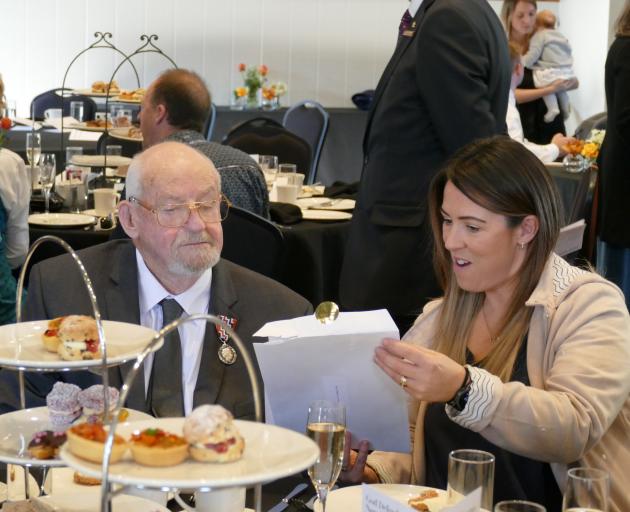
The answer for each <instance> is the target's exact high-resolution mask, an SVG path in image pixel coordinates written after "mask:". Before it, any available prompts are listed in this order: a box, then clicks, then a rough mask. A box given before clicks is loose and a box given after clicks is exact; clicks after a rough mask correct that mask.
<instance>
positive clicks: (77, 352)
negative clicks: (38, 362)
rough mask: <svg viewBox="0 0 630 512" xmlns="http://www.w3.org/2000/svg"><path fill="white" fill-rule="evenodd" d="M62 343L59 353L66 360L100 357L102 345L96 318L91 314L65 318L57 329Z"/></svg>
mask: <svg viewBox="0 0 630 512" xmlns="http://www.w3.org/2000/svg"><path fill="white" fill-rule="evenodd" d="M57 336H58V337H59V339H60V341H61V343H60V344H59V347H58V349H57V353H58V354H59V355H60V356H61V359H63V360H65V361H81V360H85V359H100V357H101V345H100V342H99V338H98V330H97V328H96V320H94V319H93V318H92V317H89V316H83V315H70V316H67V317H65V318H64V319H63V321H62V322H61V324H59V329H58V331H57Z"/></svg>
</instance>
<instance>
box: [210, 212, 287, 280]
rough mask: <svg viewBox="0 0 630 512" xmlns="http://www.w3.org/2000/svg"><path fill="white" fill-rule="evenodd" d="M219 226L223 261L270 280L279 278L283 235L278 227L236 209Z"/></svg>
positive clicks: (282, 253) (281, 265) (282, 256)
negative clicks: (221, 229) (220, 227)
mask: <svg viewBox="0 0 630 512" xmlns="http://www.w3.org/2000/svg"><path fill="white" fill-rule="evenodd" d="M222 225H223V250H222V251H221V257H222V258H225V259H227V260H230V261H231V262H233V263H237V264H238V265H241V266H243V267H245V268H248V269H250V270H253V271H255V272H258V273H259V274H263V275H265V276H267V277H270V278H272V279H276V280H278V279H279V278H280V277H281V276H282V267H283V261H284V236H283V235H282V231H280V229H279V228H278V226H276V225H275V224H274V223H273V222H271V221H269V220H267V219H264V218H263V217H260V216H259V215H256V214H255V213H252V212H248V211H247V210H244V209H242V208H239V207H237V206H232V207H230V212H229V213H228V216H227V218H226V219H225V220H224V221H223V223H222Z"/></svg>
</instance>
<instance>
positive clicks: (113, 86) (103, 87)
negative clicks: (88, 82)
mask: <svg viewBox="0 0 630 512" xmlns="http://www.w3.org/2000/svg"><path fill="white" fill-rule="evenodd" d="M92 92H93V93H97V94H118V93H119V92H120V87H119V86H118V83H117V82H116V80H112V81H111V82H110V83H109V84H108V83H107V82H103V81H101V80H97V81H96V82H94V83H93V84H92Z"/></svg>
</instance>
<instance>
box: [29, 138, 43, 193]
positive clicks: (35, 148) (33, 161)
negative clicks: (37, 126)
mask: <svg viewBox="0 0 630 512" xmlns="http://www.w3.org/2000/svg"><path fill="white" fill-rule="evenodd" d="M41 153H42V137H41V135H40V134H39V133H35V132H30V133H27V134H26V158H27V160H28V164H29V165H30V167H31V183H32V184H33V188H35V187H37V182H38V181H39V177H38V176H37V175H36V174H35V167H36V166H37V165H38V164H39V157H40V155H41ZM37 170H38V171H39V167H38V168H37Z"/></svg>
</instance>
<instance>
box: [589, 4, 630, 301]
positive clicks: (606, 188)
mask: <svg viewBox="0 0 630 512" xmlns="http://www.w3.org/2000/svg"><path fill="white" fill-rule="evenodd" d="M605 87H606V104H607V106H608V118H607V122H606V137H605V139H604V144H603V146H602V151H601V160H600V170H599V172H600V186H599V193H600V196H599V205H600V212H599V222H598V234H599V239H600V242H599V244H598V247H597V270H598V271H599V272H601V273H602V274H603V275H605V276H606V277H607V278H608V279H610V280H611V281H612V282H614V283H615V284H617V285H618V286H619V287H620V288H621V289H622V290H623V291H624V293H625V294H626V305H627V306H628V308H630V228H628V217H629V216H630V207H629V206H628V205H629V203H628V198H629V197H630V165H628V148H629V147H630V0H626V4H625V7H624V9H623V11H622V13H621V16H620V17H619V20H618V21H617V31H616V37H615V40H614V41H613V44H612V45H611V47H610V49H609V50H608V57H607V58H606V81H605Z"/></svg>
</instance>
